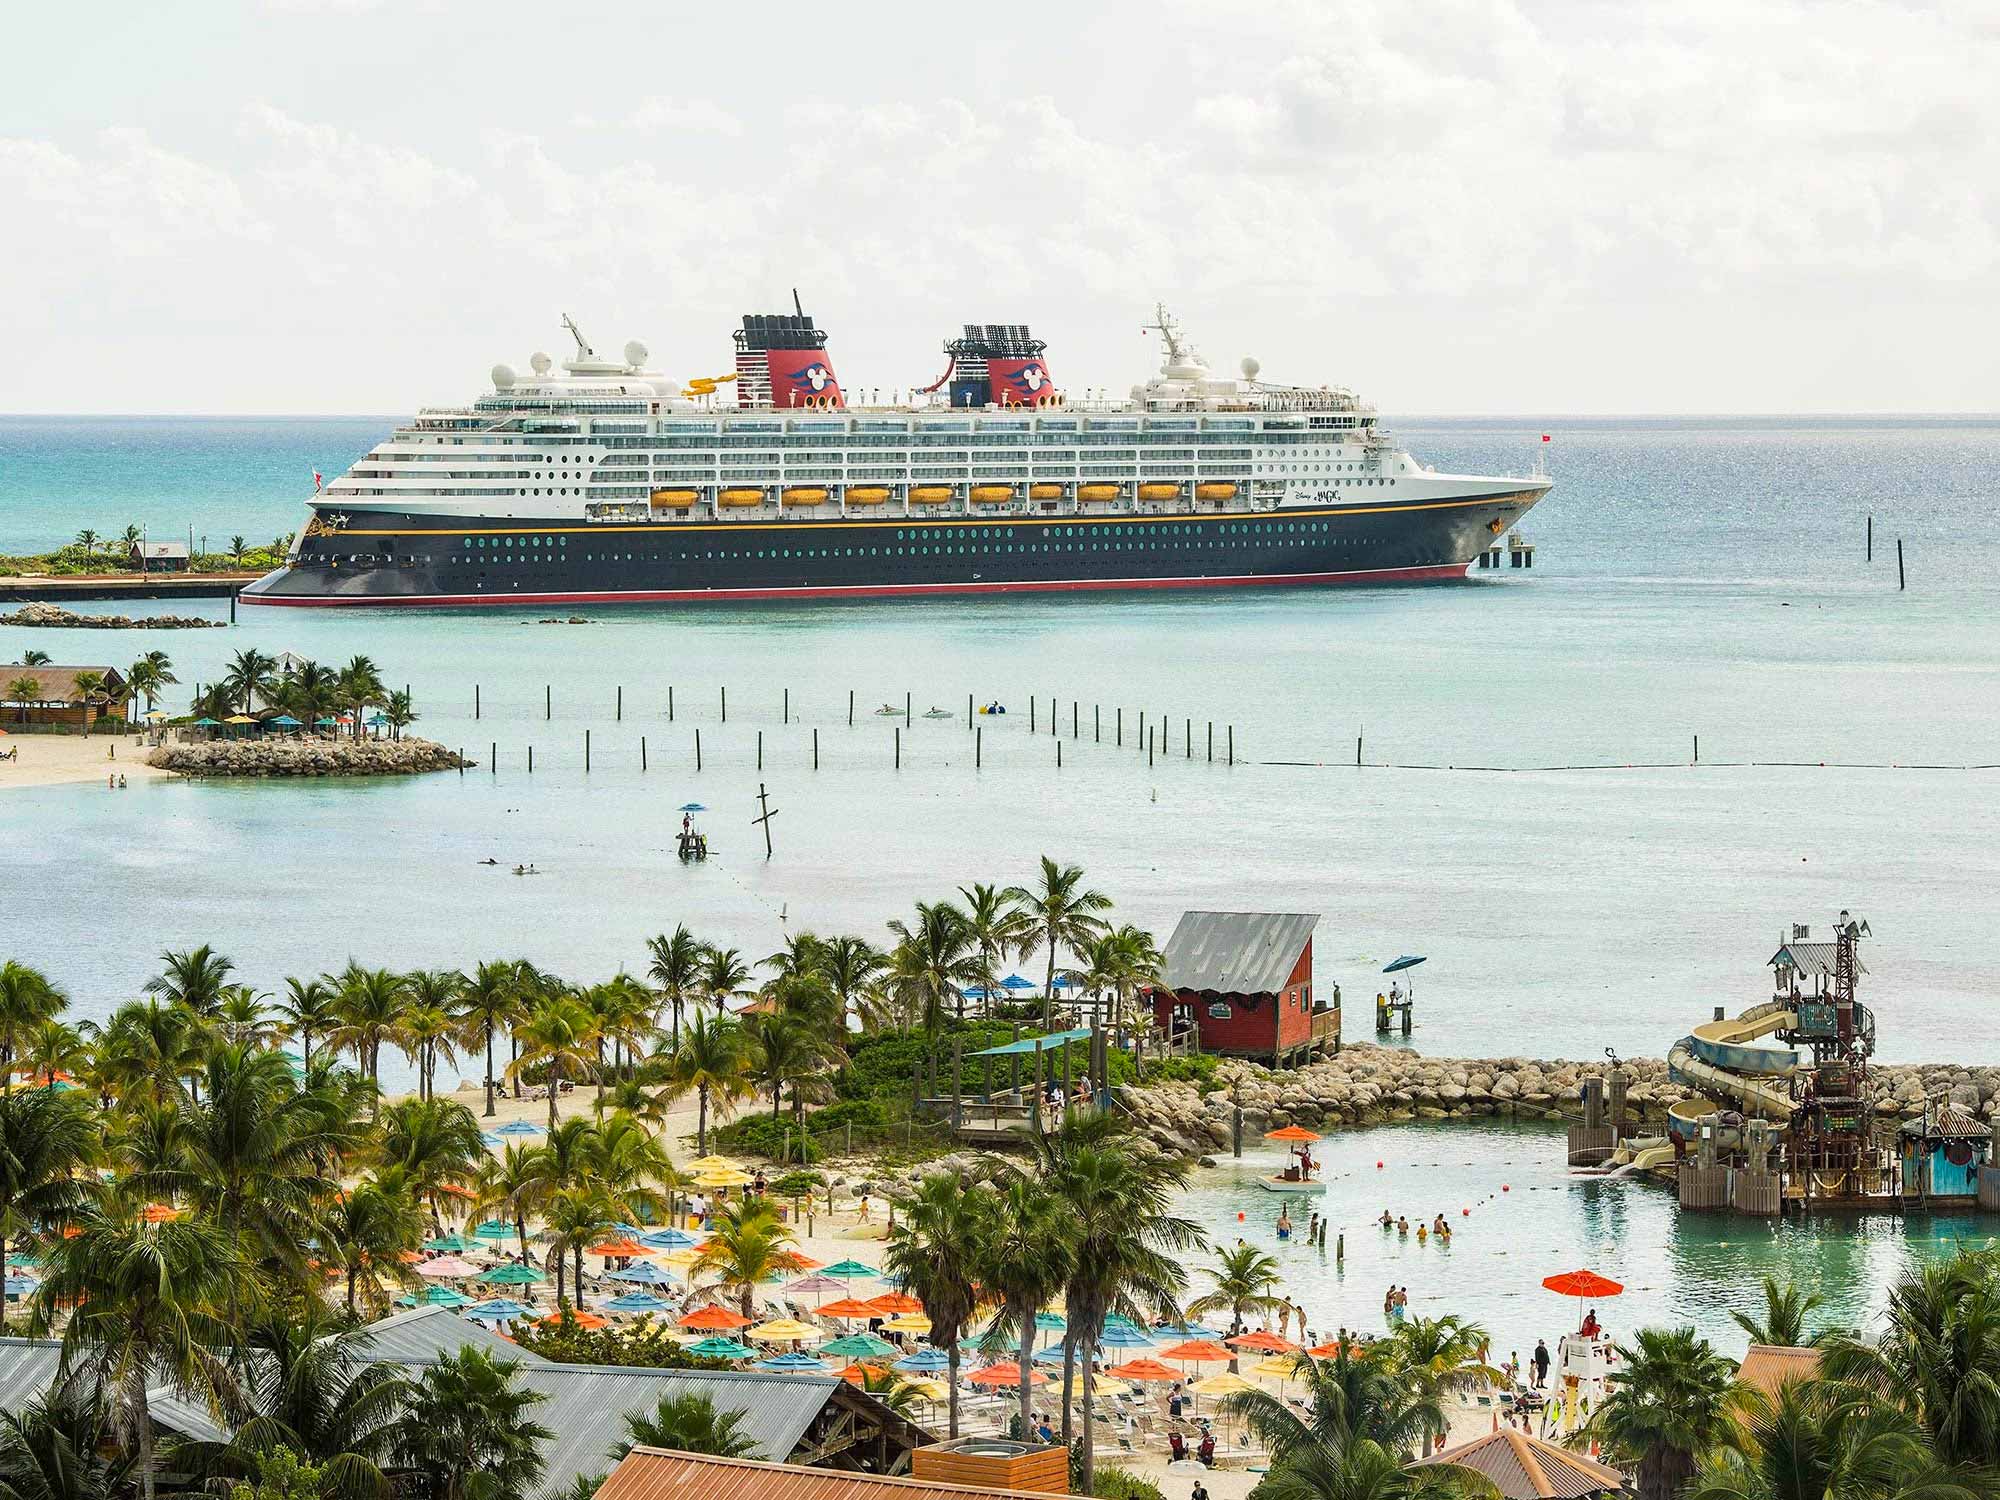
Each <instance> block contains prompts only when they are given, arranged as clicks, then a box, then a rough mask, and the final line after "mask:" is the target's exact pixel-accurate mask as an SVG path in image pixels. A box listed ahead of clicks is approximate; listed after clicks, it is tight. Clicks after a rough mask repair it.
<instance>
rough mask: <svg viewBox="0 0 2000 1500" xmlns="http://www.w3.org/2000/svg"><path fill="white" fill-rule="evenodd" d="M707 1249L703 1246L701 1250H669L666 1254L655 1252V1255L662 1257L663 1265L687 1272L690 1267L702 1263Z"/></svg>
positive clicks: (661, 1262)
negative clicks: (701, 1260) (677, 1267)
mask: <svg viewBox="0 0 2000 1500" xmlns="http://www.w3.org/2000/svg"><path fill="white" fill-rule="evenodd" d="M706 1249H707V1247H706V1246H703V1247H702V1249H701V1250H667V1251H664V1252H662V1251H655V1252H654V1253H655V1254H656V1255H658V1256H659V1257H660V1264H661V1265H663V1266H679V1267H680V1268H681V1269H682V1270H686V1269H687V1268H688V1267H689V1266H692V1265H694V1264H696V1263H697V1262H698V1261H700V1259H701V1257H702V1255H703V1253H704V1251H705V1250H706Z"/></svg>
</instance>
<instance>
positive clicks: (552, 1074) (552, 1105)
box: [549, 1062, 560, 1135]
mask: <svg viewBox="0 0 2000 1500" xmlns="http://www.w3.org/2000/svg"><path fill="white" fill-rule="evenodd" d="M559 1081H560V1080H559V1079H558V1077H557V1074H556V1066H555V1064H554V1062H551V1063H550V1064H549V1134H550V1135H554V1134H555V1133H556V1084H557V1083H558V1082H559Z"/></svg>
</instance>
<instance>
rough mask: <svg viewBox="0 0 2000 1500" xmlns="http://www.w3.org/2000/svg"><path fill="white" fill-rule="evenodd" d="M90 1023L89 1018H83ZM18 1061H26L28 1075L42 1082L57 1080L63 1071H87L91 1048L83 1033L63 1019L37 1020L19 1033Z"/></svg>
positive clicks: (76, 1072) (80, 1072) (87, 1024)
mask: <svg viewBox="0 0 2000 1500" xmlns="http://www.w3.org/2000/svg"><path fill="white" fill-rule="evenodd" d="M84 1025H85V1026H89V1025H90V1023H89V1022H88V1021H86V1022H84ZM20 1042H21V1061H22V1062H23V1063H26V1064H27V1067H28V1076H29V1077H30V1078H34V1079H39V1080H40V1081H41V1082H42V1084H43V1085H44V1086H47V1085H49V1084H51V1083H54V1082H57V1081H59V1079H60V1076H61V1075H62V1074H64V1073H67V1074H69V1075H70V1076H72V1077H76V1076H78V1075H80V1074H87V1073H88V1072H89V1071H90V1067H91V1064H92V1061H93V1048H92V1045H91V1043H89V1042H86V1041H85V1040H84V1038H83V1033H82V1032H80V1031H79V1030H77V1028H76V1027H74V1026H71V1025H70V1024H69V1023H68V1022H66V1021H58V1020H56V1019H55V1018H54V1017H51V1018H50V1019H48V1020H46V1021H40V1022H37V1023H36V1024H35V1025H34V1026H32V1027H31V1028H29V1030H28V1031H27V1032H26V1033H25V1034H24V1035H23V1036H22V1037H21V1039H20Z"/></svg>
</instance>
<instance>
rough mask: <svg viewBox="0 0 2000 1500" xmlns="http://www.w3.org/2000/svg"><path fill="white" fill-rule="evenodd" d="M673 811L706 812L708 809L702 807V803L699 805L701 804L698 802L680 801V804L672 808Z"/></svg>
mask: <svg viewBox="0 0 2000 1500" xmlns="http://www.w3.org/2000/svg"><path fill="white" fill-rule="evenodd" d="M674 811H675V812H707V811H708V809H707V808H705V807H703V806H702V805H701V804H700V803H699V802H683V803H682V804H681V805H680V806H679V807H677V808H675V809H674Z"/></svg>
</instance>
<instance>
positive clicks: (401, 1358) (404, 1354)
mask: <svg viewBox="0 0 2000 1500" xmlns="http://www.w3.org/2000/svg"><path fill="white" fill-rule="evenodd" d="M367 1332H368V1347H367V1350H366V1357H367V1358H369V1359H383V1360H391V1361H394V1362H395V1363H396V1364H399V1365H429V1364H435V1363H437V1361H438V1360H440V1359H442V1358H443V1357H444V1356H445V1355H447V1354H456V1353H458V1351H459V1350H461V1349H463V1348H466V1347H467V1346H468V1345H469V1346H470V1347H472V1348H474V1349H477V1350H479V1351H480V1352H481V1353H482V1354H488V1355H491V1356H492V1357H493V1358H495V1359H502V1358H505V1359H512V1360H518V1361H520V1362H521V1363H522V1364H524V1365H545V1364H547V1363H548V1361H547V1360H545V1359H543V1358H542V1357H541V1355H539V1354H531V1353H530V1352H529V1351H528V1350H526V1349H523V1348H522V1347H521V1346H520V1345H518V1344H512V1343H509V1342H508V1341H507V1340H506V1339H503V1338H501V1337H500V1335H499V1334H497V1333H495V1332H493V1331H492V1330H491V1329H490V1328H483V1327H481V1326H480V1325H479V1324H477V1323H475V1322H473V1321H472V1319H470V1318H461V1317H460V1316H459V1315H458V1314H457V1313H455V1312H453V1311H452V1310H451V1309H450V1308H448V1307H413V1308H410V1309H409V1310H408V1311H407V1312H399V1313H394V1314H392V1315H390V1316H389V1317H386V1318H384V1319H382V1320H381V1321H380V1322H379V1323H370V1324H369V1325H368V1329H367Z"/></svg>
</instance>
